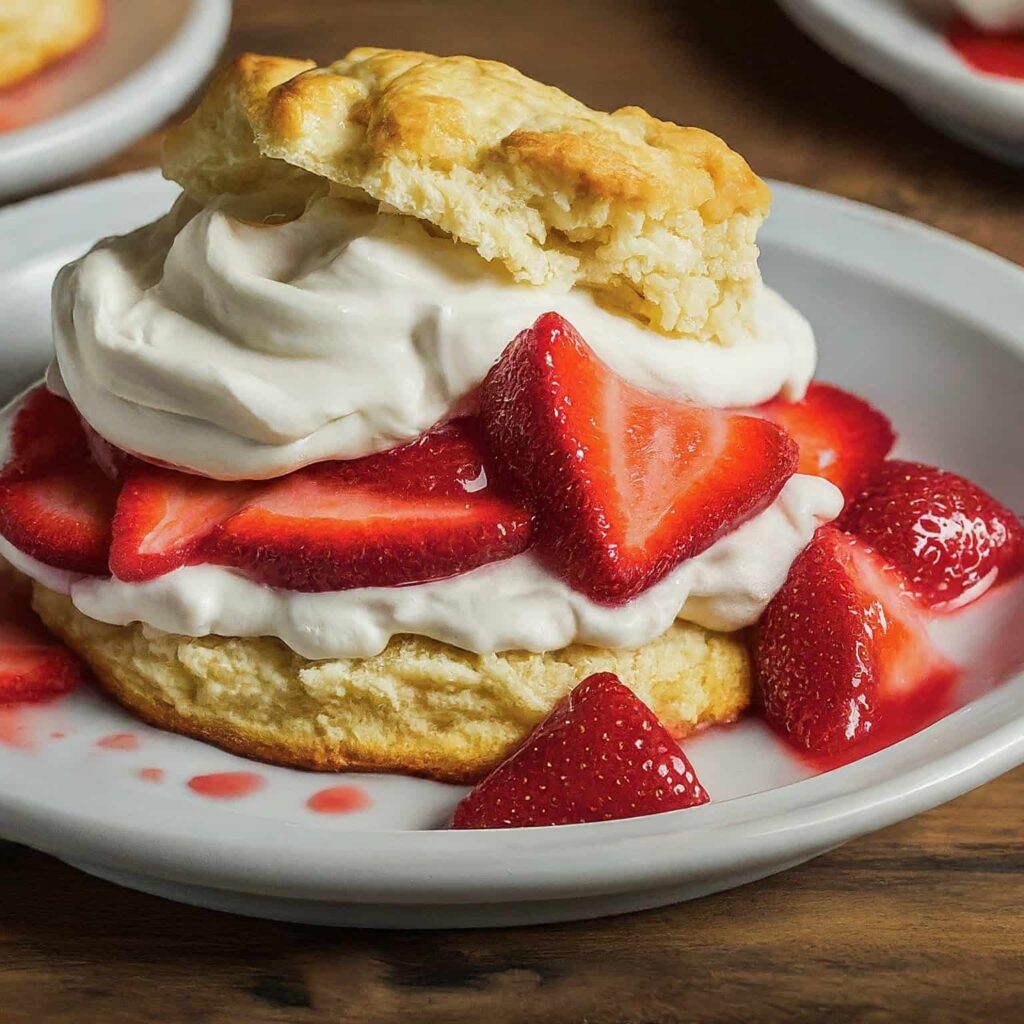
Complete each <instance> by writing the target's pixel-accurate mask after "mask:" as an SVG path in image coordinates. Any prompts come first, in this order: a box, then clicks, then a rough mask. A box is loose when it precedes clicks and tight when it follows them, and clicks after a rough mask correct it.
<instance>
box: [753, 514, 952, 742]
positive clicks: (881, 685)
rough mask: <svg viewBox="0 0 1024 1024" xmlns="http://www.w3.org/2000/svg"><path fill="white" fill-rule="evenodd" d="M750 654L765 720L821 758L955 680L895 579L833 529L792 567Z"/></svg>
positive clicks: (866, 550) (863, 547)
mask: <svg viewBox="0 0 1024 1024" xmlns="http://www.w3.org/2000/svg"><path fill="white" fill-rule="evenodd" d="M753 653H754V664H755V669H756V673H757V679H758V682H759V685H760V689H761V696H762V701H763V704H764V711H765V715H766V717H767V718H768V720H769V721H770V722H771V723H772V724H773V725H775V726H776V728H778V729H779V730H780V731H781V732H782V733H783V734H784V735H785V736H786V737H787V738H788V739H789V740H790V741H791V742H793V743H794V744H795V745H796V746H798V747H802V748H804V749H805V750H809V751H813V752H816V753H834V752H837V751H840V750H842V749H844V748H846V747H849V746H851V745H853V744H854V743H857V742H859V741H861V740H864V739H866V738H867V737H868V736H869V735H870V734H872V733H873V732H874V731H876V730H877V729H878V728H879V726H880V724H883V723H884V719H885V717H886V715H887V714H892V713H894V712H893V709H894V708H897V707H898V706H899V705H900V703H901V702H904V701H907V700H910V699H912V697H913V695H914V693H915V692H916V691H917V690H918V689H919V688H920V687H923V686H925V685H927V684H928V683H929V682H930V681H932V680H933V679H934V678H935V677H936V676H937V675H939V674H943V673H947V672H948V671H949V666H948V664H947V663H946V661H945V660H944V659H943V658H942V656H941V655H940V654H939V653H938V651H937V650H936V649H935V648H934V647H933V645H932V643H931V640H930V639H929V637H928V634H927V632H926V631H925V623H924V618H923V615H922V613H921V612H920V611H919V610H918V608H917V606H916V605H915V604H914V602H913V600H912V598H911V597H910V595H909V594H908V593H907V592H906V591H905V589H904V587H903V581H902V577H901V575H900V573H899V572H898V570H896V569H894V568H893V567H892V566H891V565H889V564H888V563H887V562H885V560H884V559H883V558H882V557H881V556H880V555H879V554H878V553H877V552H876V551H874V550H873V549H872V548H870V547H869V546H868V545H867V544H865V543H863V542H862V541H860V540H858V539H857V538H855V537H851V536H849V535H848V534H845V533H843V532H842V531H840V530H838V529H836V528H835V527H833V526H823V527H821V528H819V530H818V532H817V533H816V534H815V536H814V539H813V540H812V541H811V543H810V545H808V547H807V548H806V549H805V550H804V551H803V552H802V553H801V554H800V556H799V557H798V558H797V560H796V561H795V562H794V563H793V567H792V569H791V570H790V573H789V577H788V579H787V580H786V582H785V583H784V584H783V586H782V589H781V590H780V591H779V593H778V594H777V595H776V596H775V598H774V599H773V600H772V602H771V603H770V604H769V605H768V608H767V609H766V610H765V613H764V615H763V617H762V618H761V621H760V623H759V624H758V626H757V629H756V632H755V639H754V651H753Z"/></svg>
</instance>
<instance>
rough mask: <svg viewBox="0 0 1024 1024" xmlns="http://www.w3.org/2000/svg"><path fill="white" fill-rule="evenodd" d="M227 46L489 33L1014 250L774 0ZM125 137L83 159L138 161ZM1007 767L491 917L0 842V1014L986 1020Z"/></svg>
mask: <svg viewBox="0 0 1024 1024" xmlns="http://www.w3.org/2000/svg"><path fill="white" fill-rule="evenodd" d="M235 7H236V13H235V21H234V29H233V33H232V38H231V42H230V45H229V49H230V51H231V52H232V53H234V52H239V51H241V50H245V49H253V50H263V51H266V52H271V53H282V54H289V55H293V56H311V57H314V58H317V59H318V60H320V61H325V60H329V59H331V58H333V57H338V56H341V55H342V54H343V53H344V52H345V51H346V50H347V49H348V48H349V47H351V46H354V45H360V44H375V45H382V46H401V47H411V48H417V49H426V50H429V51H433V52H442V53H453V52H464V53H471V54H474V55H477V56H487V57H495V58H498V59H501V60H505V61H508V62H510V63H512V64H515V65H516V66H518V67H520V68H521V69H522V70H524V71H526V72H527V73H529V74H531V75H533V76H535V77H538V78H541V79H543V80H545V81H550V82H554V83H556V84H558V85H560V86H562V87H563V88H565V89H567V90H568V91H570V92H572V93H574V94H576V95H578V96H579V97H580V98H582V99H584V100H585V101H587V102H588V103H590V104H592V105H595V106H598V107H604V108H612V107H615V106H620V105H623V104H626V103H636V104H640V105H642V106H645V107H647V108H648V109H649V110H651V111H652V112H653V113H655V114H657V115H659V116H661V117H665V118H669V119H672V120H676V121H681V122H683V123H692V124H699V125H702V126H704V127H707V128H710V129H712V130H713V131H716V132H718V133H720V134H721V135H723V136H724V137H725V138H726V139H728V141H729V142H730V143H732V145H734V146H735V147H736V148H737V149H739V150H740V151H741V152H743V153H744V154H745V155H746V156H747V157H748V159H749V160H750V162H751V163H752V164H753V165H754V167H755V168H756V169H757V170H758V171H759V172H760V173H761V174H763V175H766V176H773V177H778V178H782V179H785V180H788V181H795V182H800V183H802V184H805V185H809V186H812V187H814V188H819V189H823V190H825V191H828V192H834V193H837V194H840V195H845V196H851V197H853V198H856V199H861V200H864V201H866V202H869V203H873V204H875V205H876V206H881V207H885V208H887V209H890V210H895V211H897V212H899V213H903V214H906V215H908V216H911V217H915V218H917V219H919V220H922V221H925V222H928V223H930V224H934V225H936V226H938V227H941V228H944V229H945V230H947V231H951V232H953V233H955V234H958V235H961V236H963V237H965V238H968V239H970V240H972V241H974V242H977V243H978V244H980V245H983V246H986V247H987V248H989V249H992V250H994V251H996V252H998V253H1001V254H1002V255H1004V256H1007V257H1009V258H1010V259H1014V260H1016V261H1018V262H1021V263H1024V177H1022V175H1021V173H1020V172H1019V171H1013V170H1011V169H1008V168H1004V167H1001V166H999V165H997V164H995V163H992V162H990V161H988V160H986V159H985V158H983V157H980V156H976V155H974V154H972V153H970V152H969V151H967V150H965V149H962V148H960V147H959V146H957V145H955V144H953V143H951V142H948V141H946V140H945V139H943V138H942V137H940V136H939V135H937V134H935V133H934V132H933V131H931V130H930V129H929V128H927V127H925V126H924V125H923V124H920V123H919V122H918V121H916V120H915V119H914V118H913V117H911V115H910V114H908V113H907V112H906V111H905V110H904V109H903V108H902V107H901V106H900V104H899V103H898V102H897V101H896V100H894V99H893V98H891V97H890V96H888V95H886V94H885V93H884V92H882V91H881V90H879V89H877V88H875V87H873V86H871V85H870V84H868V83H866V82H864V81H862V80H861V79H859V78H858V77H857V76H856V75H854V74H853V73H851V72H849V71H847V70H845V69H844V68H842V67H841V66H840V65H838V64H837V63H835V62H834V61H833V60H832V59H830V58H829V57H827V56H826V55H825V54H823V53H821V52H819V51H818V50H817V49H816V48H815V47H814V46H813V45H812V44H811V43H810V42H808V41H807V40H806V39H804V38H803V37H802V36H801V35H800V34H799V33H798V32H797V31H796V30H795V29H794V28H792V27H791V26H790V25H789V24H788V23H787V21H786V20H785V18H784V17H783V16H782V15H781V14H780V13H779V11H778V9H777V8H776V7H775V6H774V4H773V3H771V2H770V0H665V2H652V0H629V2H614V0H571V2H569V0H567V2H558V0H515V2H493V3H486V2H479V0H478V2H472V0H452V2H439V3H430V2H417V0H353V2H342V0H291V2H287V3H282V2H280V0H236V4H235ZM157 154H158V139H157V137H155V136H154V137H153V138H151V139H147V140H144V141H143V142H142V143H140V144H139V145H137V146H135V147H133V148H132V149H131V150H130V151H129V152H127V153H125V154H123V155H122V156H120V157H118V158H117V159H116V160H114V161H112V162H111V163H110V164H109V165H108V166H106V167H103V168H100V169H99V170H98V171H97V172H96V173H95V174H94V175H92V176H93V177H98V176H103V175H106V174H112V173H117V172H119V171H123V170H128V169H132V168H135V167H142V166H147V165H149V164H152V163H155V162H156V159H157ZM1022 808H1024V770H1018V771H1016V772H1014V773H1011V774H1009V775H1007V776H1005V777H1003V778H1002V779H1001V780H999V781H997V782H994V783H991V784H990V785H988V786H985V787H984V788H983V789H981V790H978V791H976V792H974V793H972V794H969V795H968V796H965V797H963V798H961V799H960V800H957V801H955V802H953V803H951V804H949V805H947V806H946V807H943V808H939V809H938V810H935V811H932V812H931V813H930V814H926V815H922V816H920V817H918V818H916V819H914V820H913V821H910V822H906V823H904V824H902V825H898V826H896V827H894V828H890V829H887V830H886V831H884V832H881V833H879V834H877V835H875V836H871V837H869V838H866V839H862V840H859V841H858V842H854V843H851V844H849V845H848V846H846V847H844V848H842V849H840V850H837V851H836V852H834V853H832V854H829V855H828V856H825V857H822V858H819V859H818V860H816V861H813V862H811V863H810V864H807V865H805V866H804V867H801V868H797V869H795V870H793V871H790V872H788V873H786V874H784V875H781V876H777V877H775V878H771V879H768V880H766V881H764V882H760V883H757V884H755V885H751V886H747V887H745V888H743V889H739V890H735V891H733V892H729V893H724V894H721V895H718V896H713V897H709V898H707V899H703V900H699V901H696V902H694V903H689V904H684V905H681V906H678V907H672V908H669V909H665V910H660V911H650V912H647V913H643V914H635V915H631V916H628V917H621V918H614V919H610V920H605V921H598V922H590V923H583V924H572V925H561V926H553V927H546V928H527V929H519V930H507V931H494V932H442V933H433V934H430V933H396V932H390V933H389V932H377V933H374V932H356V931H331V930H326V929H317V928H311V927H302V926H293V925H284V924H273V923H266V922H259V921H250V920H245V919H242V918H234V917H229V916H226V915H222V914H215V913H210V912H207V911H202V910H196V909H192V908H188V907H183V906H177V905H174V904H171V903H165V902H162V901H160V900H157V899H155V898H151V897H147V896H142V895H138V894H135V893H132V892H128V891H125V890H121V889H118V888H115V887H114V886H111V885H108V884H106V883H103V882H99V881H95V880H93V879H91V878H88V877H86V876H84V875H81V874H78V873H77V872H75V871H73V870H71V869H70V868H68V867H65V866H63V865H62V864H60V863H58V862H56V861H54V860H51V859H49V858H47V857H44V856H42V855H40V854H36V853H33V852H31V851H28V850H25V849H20V848H16V847H10V846H7V847H0V1022H3V1024H28V1022H32V1024H35V1022H41V1021H45V1022H47V1024H64V1022H68V1024H72V1022H73V1024H96V1022H102V1024H128V1022H131V1024H135V1022H143V1021H145V1022H184V1021H188V1022H193V1021H194V1022H202V1024H272V1022H273V1024H277V1022H293V1021H294V1022H305V1021H336V1022H339V1024H341V1022H344V1024H348V1022H353V1024H356V1022H358V1024H374V1022H379V1021H397V1020H403V1021H410V1022H413V1024H419V1022H423V1024H430V1022H439V1024H448V1022H462V1021H466V1022H473V1024H476V1022H484V1021H488V1022H493V1024H501V1022H505V1021H546V1022H553V1024H560V1022H584V1021H586V1022H591V1024H613V1022H615V1024H620V1022H621V1024H627V1022H628V1024H669V1022H677V1021H680V1022H681V1021H702V1022H726V1021H730V1022H760V1021H798V1022H813V1021H819V1020H832V1021H842V1022H861V1024H875V1022H882V1021H899V1022H916V1021H929V1022H931V1021H950V1022H958V1021H965V1022H966V1021H988V1022H1002V1021H1011V1020H1020V1019H1021V1014H1022V1011H1021V1005H1022V1001H1024V844H1022V840H1024V835H1022V832H1024V830H1022V820H1024V813H1022Z"/></svg>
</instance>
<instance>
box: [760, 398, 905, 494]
mask: <svg viewBox="0 0 1024 1024" xmlns="http://www.w3.org/2000/svg"><path fill="white" fill-rule="evenodd" d="M752 412H754V413H755V414H756V415H758V416H767V417H768V418H769V419H771V420H773V421H774V422H775V423H778V424H779V426H781V427H784V428H785V429H786V430H787V431H788V432H789V433H790V434H791V435H792V436H793V437H794V438H796V442H797V444H798V445H799V446H800V464H799V466H798V468H797V472H799V473H806V474H808V475H810V476H823V477H824V478H825V479H826V480H830V481H831V482H832V483H834V484H835V485H836V486H837V487H838V488H839V489H840V490H841V491H842V492H843V494H845V495H846V496H847V498H849V497H852V496H853V495H854V494H856V492H857V491H858V490H859V489H860V488H861V487H862V486H863V485H864V484H866V483H867V481H868V480H869V479H870V477H871V474H872V473H873V472H874V470H875V469H876V468H877V467H878V466H879V465H880V464H881V462H882V460H883V459H884V458H885V457H886V455H888V454H889V452H890V451H891V450H892V446H893V444H894V443H895V441H896V435H895V434H894V433H893V429H892V424H890V422H889V420H888V419H887V418H886V417H885V416H884V415H883V414H882V413H880V412H879V411H878V410H877V409H876V408H875V407H874V406H872V405H868V403H867V402H865V401H864V399H863V398H858V397H857V396H856V395H851V394H850V393H849V392H847V391H842V390H840V389H839V388H837V387H835V385H833V384H820V383H818V382H817V381H812V382H811V386H810V387H809V388H808V389H807V394H806V395H805V396H804V398H803V400H802V401H800V402H783V401H782V400H781V399H775V400H774V401H771V402H767V403H766V404H765V405H760V406H758V407H757V408H756V409H753V410H752Z"/></svg>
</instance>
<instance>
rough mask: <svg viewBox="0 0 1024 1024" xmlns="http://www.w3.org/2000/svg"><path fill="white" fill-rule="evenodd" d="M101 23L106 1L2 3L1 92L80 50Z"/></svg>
mask: <svg viewBox="0 0 1024 1024" xmlns="http://www.w3.org/2000/svg"><path fill="white" fill-rule="evenodd" d="M102 23H103V0H0V89H4V88H7V87H9V86H12V85H16V84H17V83H18V82H20V81H22V80H23V79H26V78H28V77H29V76H30V75H34V74H35V73H36V72H37V71H40V70H42V69H43V68H45V67H46V66H47V65H49V64H52V63H53V62H54V61H57V60H60V58H61V57H64V56H66V55H67V54H69V53H71V52H72V51H73V50H77V49H78V47H80V46H82V45H83V44H84V43H86V42H87V41H88V40H89V39H90V38H92V36H93V35H95V34H96V32H97V31H98V30H99V27H100V25H101V24H102Z"/></svg>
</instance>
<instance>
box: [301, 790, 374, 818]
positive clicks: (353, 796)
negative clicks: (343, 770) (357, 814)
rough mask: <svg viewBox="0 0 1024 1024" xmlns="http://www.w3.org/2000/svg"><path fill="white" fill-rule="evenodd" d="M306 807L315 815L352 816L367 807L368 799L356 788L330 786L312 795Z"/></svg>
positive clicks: (364, 793) (368, 804)
mask: <svg viewBox="0 0 1024 1024" xmlns="http://www.w3.org/2000/svg"><path fill="white" fill-rule="evenodd" d="M306 806H307V807H308V808H309V809H310V810H311V811H315V812H316V813H317V814H352V813H353V812H354V811H361V810H363V809H364V808H366V807H369V806H370V798H369V796H367V794H366V791H365V790H363V789H360V788H359V787H358V786H331V787H330V788H329V789H321V790H320V792H319V793H314V794H313V795H312V796H311V797H310V798H309V799H308V800H307V801H306Z"/></svg>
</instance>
